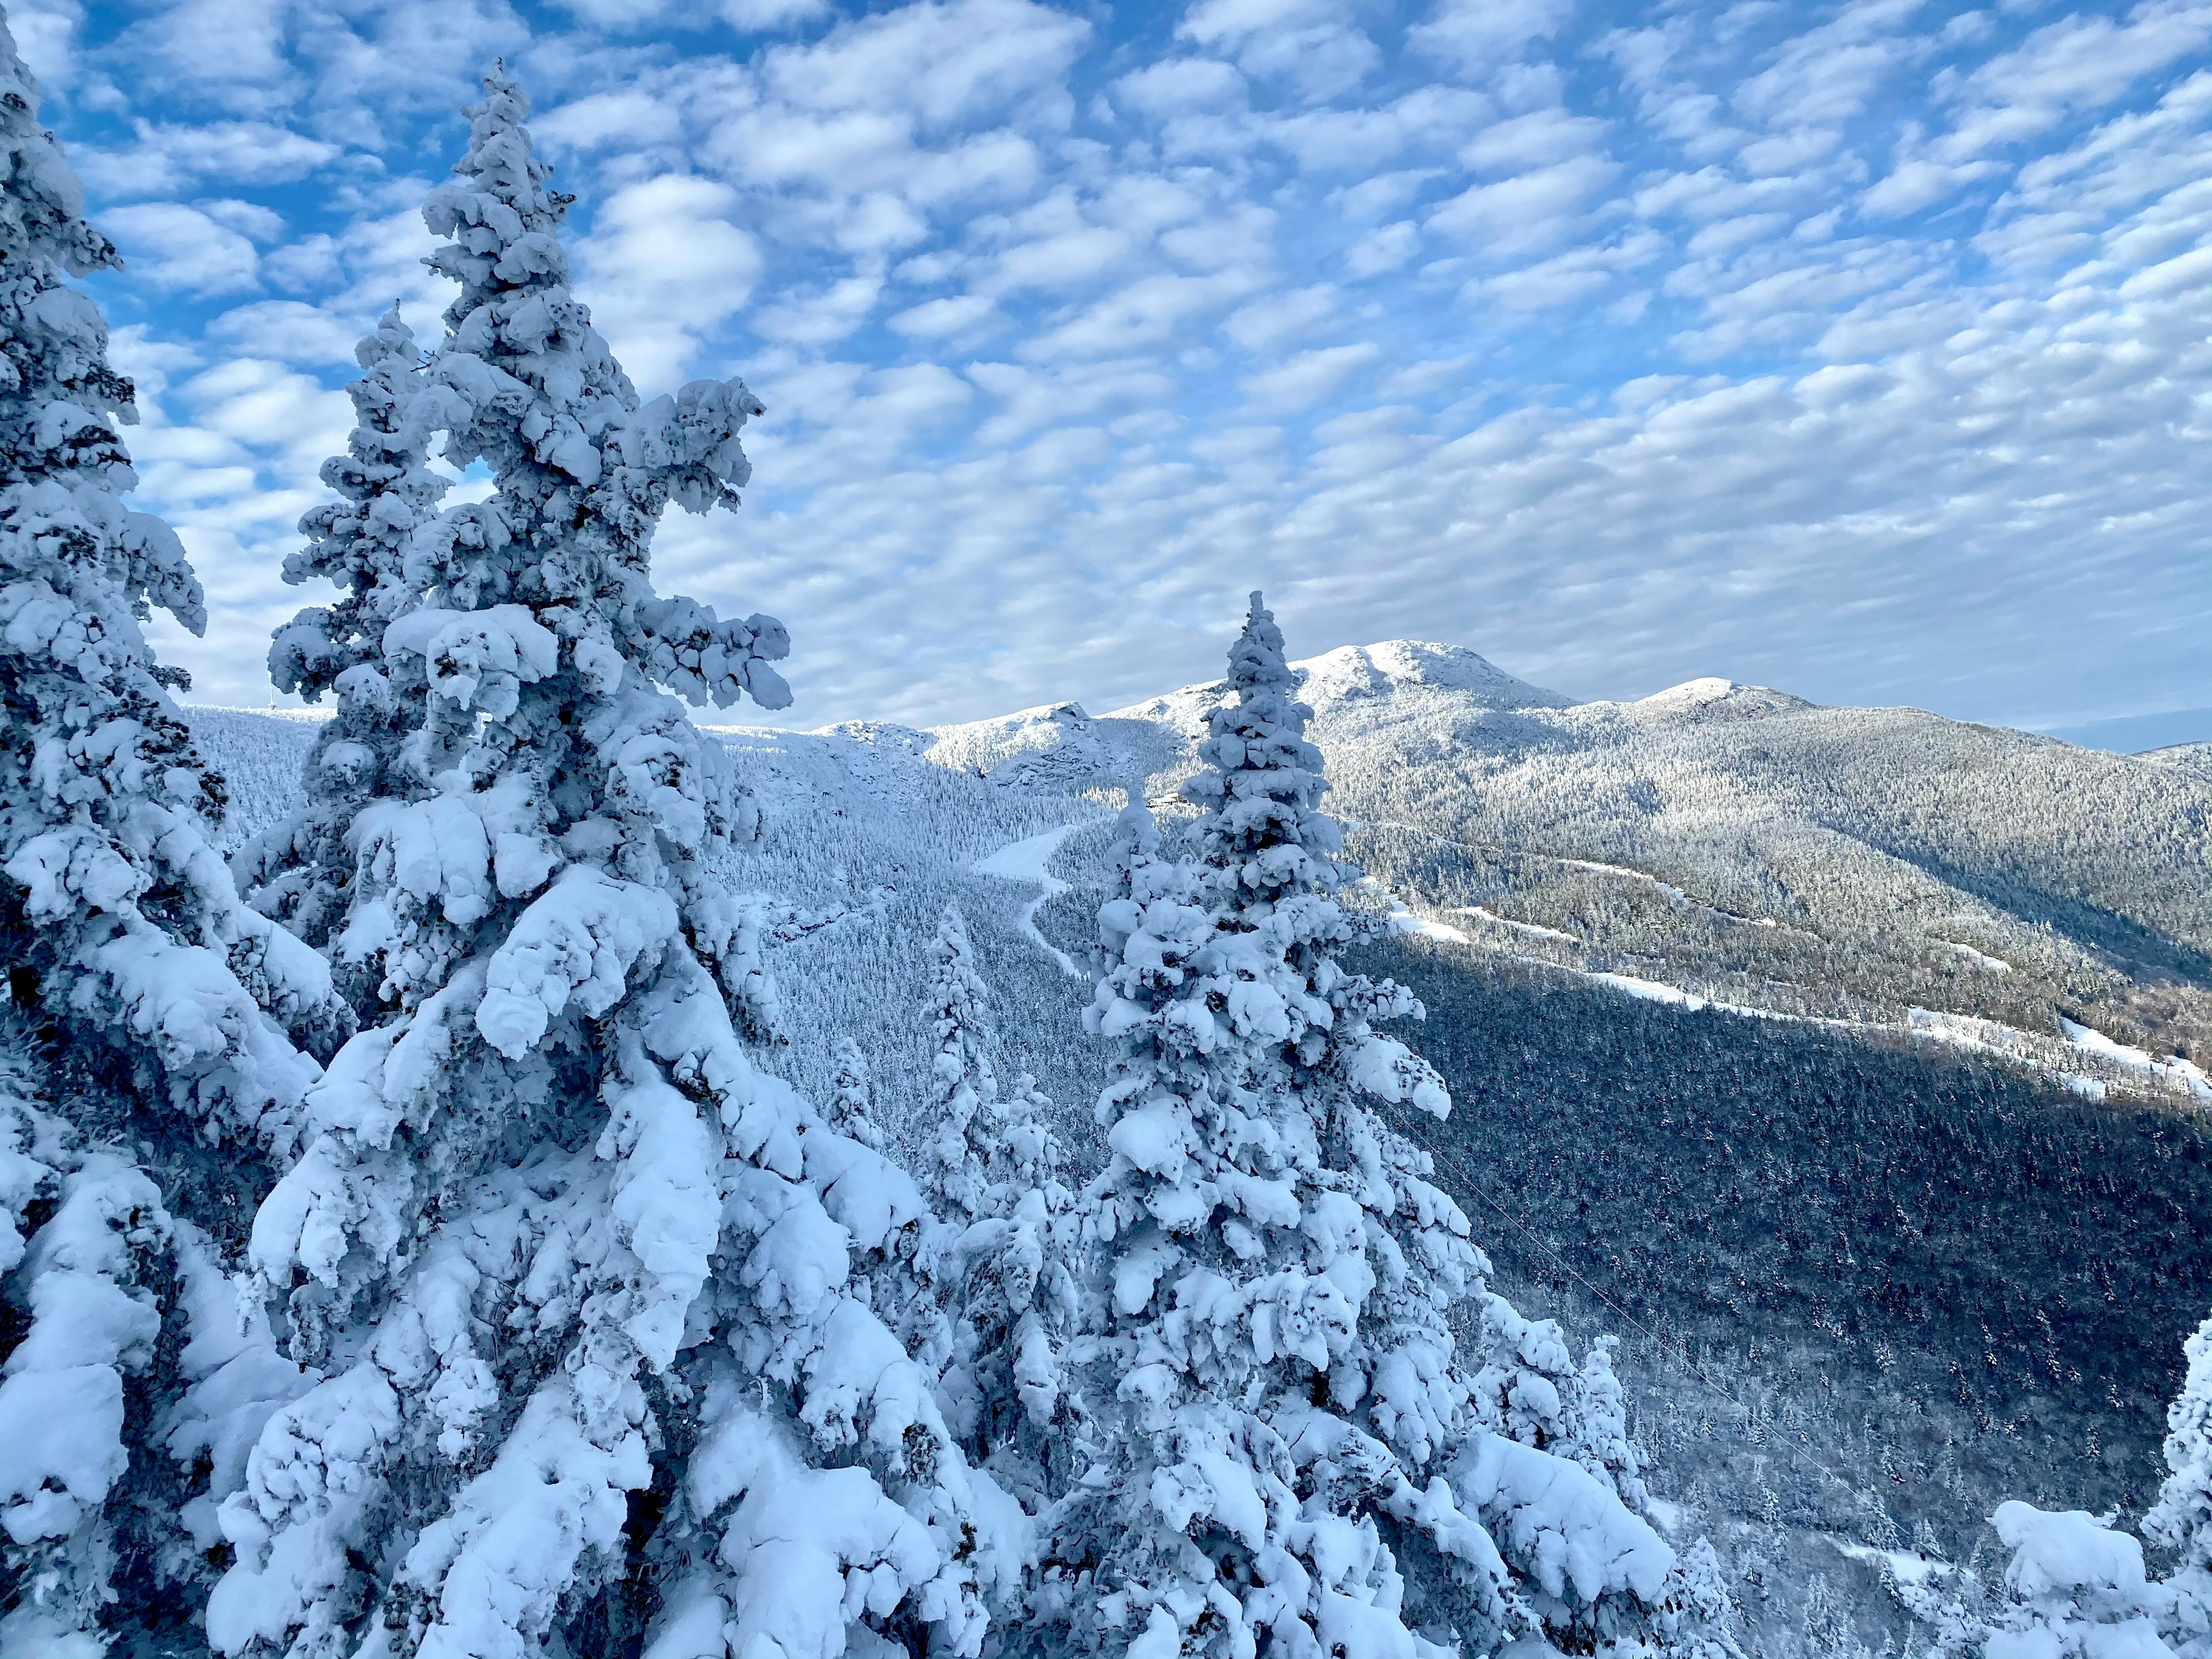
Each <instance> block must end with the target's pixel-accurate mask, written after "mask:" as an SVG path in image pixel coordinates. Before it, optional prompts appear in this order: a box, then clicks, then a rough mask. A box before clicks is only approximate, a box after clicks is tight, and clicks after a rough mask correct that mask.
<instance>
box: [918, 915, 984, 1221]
mask: <svg viewBox="0 0 2212 1659" xmlns="http://www.w3.org/2000/svg"><path fill="white" fill-rule="evenodd" d="M985 998H986V993H985V991H984V988H983V980H982V976H981V975H980V974H979V973H978V972H977V971H976V969H975V945H974V943H973V942H972V941H971V940H970V939H969V937H968V919H967V918H966V917H965V916H963V915H961V914H960V908H959V907H958V906H957V905H947V906H946V907H945V915H944V916H943V917H942V918H941V919H940V920H939V922H938V925H937V937H936V938H935V939H932V940H931V941H930V945H929V1003H928V1006H927V1009H926V1010H925V1011H924V1014H925V1018H927V1020H928V1021H929V1032H930V1040H931V1042H932V1044H933V1048H932V1050H931V1054H930V1060H929V1080H928V1091H929V1092H928V1095H927V1097H926V1098H925V1099H924V1100H923V1102H922V1126H923V1127H922V1135H923V1141H922V1170H923V1177H922V1178H923V1182H924V1183H925V1185H926V1186H927V1188H928V1190H929V1192H930V1194H931V1196H932V1197H933V1199H934V1200H936V1201H937V1203H938V1205H939V1207H940V1208H941V1209H942V1210H943V1211H944V1212H945V1216H946V1217H947V1218H948V1219H951V1220H953V1221H955V1222H958V1221H972V1220H974V1219H975V1218H976V1217H978V1216H980V1215H981V1214H982V1213H983V1191H984V1188H985V1186H986V1185H987V1176H986V1175H985V1173H984V1169H983V1164H984V1158H985V1156H986V1153H987V1149H988V1147H989V1144H990V1139H989V1138H990V1129H991V1121H992V1119H993V1118H994V1117H995V1115H997V1108H998V1102H999V1074H998V1072H997V1071H996V1070H995V1069H994V1066H992V1064H991V1055H990V1050H989V1048H988V1046H987V1042H986V1036H987V1032H988V1030H989V1016H988V1014H987V1012H985V1007H984V1003H985Z"/></svg>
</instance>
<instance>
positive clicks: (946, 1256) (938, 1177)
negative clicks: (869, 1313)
mask: <svg viewBox="0 0 2212 1659" xmlns="http://www.w3.org/2000/svg"><path fill="white" fill-rule="evenodd" d="M930 962H931V972H930V980H929V990H928V998H927V1005H926V1006H925V1008H924V1011H923V1012H924V1017H925V1018H926V1020H927V1029H928V1031H929V1034H930V1038H931V1042H932V1043H933V1053H932V1057H931V1069H930V1072H929V1078H928V1090H929V1094H928V1099H927V1103H926V1109H925V1117H924V1121H923V1129H922V1136H923V1159H924V1167H925V1171H926V1185H927V1188H928V1190H929V1192H930V1194H931V1195H932V1196H933V1199H934V1200H935V1201H936V1204H937V1206H938V1212H937V1214H936V1215H934V1216H933V1218H932V1221H931V1225H929V1227H928V1229H927V1236H926V1237H925V1239H924V1242H923V1245H922V1250H921V1258H920V1265H921V1269H922V1272H923V1274H924V1276H925V1278H927V1280H928V1281H929V1283H930V1285H931V1286H932V1287H933V1291H934V1292H935V1299H936V1304H937V1306H938V1308H939V1309H940V1310H942V1312H943V1315H944V1318H945V1325H944V1327H943V1328H942V1336H941V1342H942V1351H943V1357H942V1360H941V1363H940V1364H939V1390H940V1398H941V1400H942V1401H943V1404H944V1407H945V1415H946V1417H947V1419H949V1420H950V1421H951V1424H952V1425H953V1428H954V1430H955V1431H956V1432H957V1434H958V1435H959V1436H960V1437H961V1440H962V1442H963V1445H964V1446H965V1447H966V1448H967V1449H968V1451H969V1455H971V1456H972V1457H974V1458H975V1460H976V1461H977V1462H985V1463H987V1464H988V1465H989V1467H990V1468H992V1469H993V1471H994V1473H995V1474H998V1475H999V1477H1000V1479H1001V1480H1002V1481H1003V1482H1004V1483H1005V1484H1006V1486H1008V1487H1009V1489H1011V1490H1012V1491H1014V1492H1017V1493H1018V1494H1019V1495H1020V1496H1021V1497H1022V1498H1023V1499H1024V1501H1025V1502H1026V1503H1028V1504H1030V1506H1031V1507H1032V1508H1034V1507H1037V1506H1039V1505H1041V1504H1042V1503H1043V1502H1045V1501H1046V1498H1047V1495H1048V1492H1049V1490H1050V1488H1051V1487H1052V1486H1053V1484H1054V1480H1055V1478H1056V1477H1055V1474H1054V1467H1053V1466H1054V1464H1055V1462H1056V1461H1057V1460H1055V1458H1054V1452H1053V1446H1052V1444H1051V1440H1052V1437H1053V1434H1054V1424H1055V1422H1056V1420H1057V1419H1058V1417H1059V1415H1060V1399H1061V1389H1062V1376H1061V1360H1060V1354H1061V1347H1062V1345H1063V1344H1064V1342H1065V1340H1066V1333H1067V1331H1068V1329H1069V1327H1070V1323H1071V1321H1072V1319H1073V1316H1074V1313H1075V1309H1076V1305H1077V1296H1076V1290H1075V1285H1074V1280H1073V1278H1072V1277H1071V1276H1070V1274H1069V1273H1068V1271H1067V1267H1066V1252H1065V1249H1063V1248H1062V1247H1063V1246H1064V1245H1065V1244H1066V1243H1067V1242H1068V1241H1067V1238H1066V1228H1065V1226H1064V1225H1063V1220H1064V1218H1065V1216H1066V1211H1067V1208H1068V1205H1069V1201H1070V1199H1071V1197H1072V1194H1070V1193H1069V1191H1068V1189H1067V1188H1066V1184H1065V1183H1064V1182H1062V1181H1061V1180H1060V1166H1061V1164H1062V1163H1063V1162H1064V1154H1063V1153H1062V1151H1061V1148H1060V1139H1059V1137H1058V1135H1056V1134H1055V1133H1054V1130H1053V1127H1052V1121H1051V1110H1052V1103H1051V1102H1050V1101H1049V1100H1048V1099H1047V1098H1046V1097H1045V1096H1044V1095H1043V1093H1042V1091H1039V1090H1038V1088H1037V1087H1036V1080H1035V1079H1032V1078H1030V1077H1029V1076H1028V1075H1026V1074H1024V1075H1022V1076H1020V1077H1018V1078H1017V1079H1015V1080H1014V1083H1013V1085H1012V1087H1011V1089H1008V1090H1006V1091H1003V1092H1002V1091H1001V1090H1000V1084H999V1079H998V1072H997V1068H996V1067H995V1066H994V1065H993V1063H992V1060H991V1053H990V1051H991V1049H992V1048H994V1047H995V1046H996V1045H997V1033H996V1031H995V1030H994V1028H993V1025H992V1022H991V1015H990V1009H989V993H988V989H987V987H986V986H985V984H984V982H983V979H982V975H981V972H980V970H979V969H978V968H977V965H976V963H975V945H974V943H973V941H972V940H971V939H969V933H968V926H967V921H966V919H965V918H964V917H963V916H962V915H961V914H960V911H959V909H958V908H957V906H948V907H947V908H946V909H945V915H944V917H943V919H942V921H940V922H939V927H938V931H937V935H936V937H935V939H933V941H932V942H931V945H930ZM910 1346H913V1347H914V1349H915V1352H916V1353H917V1354H918V1355H933V1354H935V1353H936V1352H938V1351H939V1340H938V1338H937V1337H936V1334H934V1333H933V1332H925V1331H921V1330H916V1331H915V1333H914V1334H913V1335H912V1336H911V1337H910Z"/></svg>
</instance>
